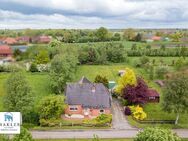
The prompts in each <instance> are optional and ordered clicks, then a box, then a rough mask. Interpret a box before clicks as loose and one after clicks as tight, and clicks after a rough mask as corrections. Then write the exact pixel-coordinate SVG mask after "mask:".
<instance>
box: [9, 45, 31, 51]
mask: <svg viewBox="0 0 188 141" xmlns="http://www.w3.org/2000/svg"><path fill="white" fill-rule="evenodd" d="M11 47H12V49H13V50H15V49H19V50H21V51H22V52H25V51H26V50H27V48H28V47H29V46H28V45H18V46H11Z"/></svg>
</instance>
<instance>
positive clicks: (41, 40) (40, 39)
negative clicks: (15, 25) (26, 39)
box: [32, 35, 51, 44]
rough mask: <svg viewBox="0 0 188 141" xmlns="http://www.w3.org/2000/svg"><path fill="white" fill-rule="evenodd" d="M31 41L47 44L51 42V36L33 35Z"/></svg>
mask: <svg viewBox="0 0 188 141" xmlns="http://www.w3.org/2000/svg"><path fill="white" fill-rule="evenodd" d="M32 42H33V43H43V44H48V43H50V42H51V37H50V36H45V35H43V36H38V37H33V38H32Z"/></svg>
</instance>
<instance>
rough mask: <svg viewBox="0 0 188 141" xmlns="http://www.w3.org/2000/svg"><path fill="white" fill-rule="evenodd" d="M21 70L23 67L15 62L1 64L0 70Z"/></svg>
mask: <svg viewBox="0 0 188 141" xmlns="http://www.w3.org/2000/svg"><path fill="white" fill-rule="evenodd" d="M21 70H23V68H22V67H20V66H18V65H15V64H8V65H0V72H18V71H21Z"/></svg>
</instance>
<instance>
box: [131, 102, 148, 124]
mask: <svg viewBox="0 0 188 141" xmlns="http://www.w3.org/2000/svg"><path fill="white" fill-rule="evenodd" d="M129 108H130V110H131V113H132V115H133V117H134V118H135V119H137V120H144V119H145V118H146V117H147V114H146V113H145V112H144V111H143V108H142V107H140V106H139V105H137V106H130V107H129Z"/></svg>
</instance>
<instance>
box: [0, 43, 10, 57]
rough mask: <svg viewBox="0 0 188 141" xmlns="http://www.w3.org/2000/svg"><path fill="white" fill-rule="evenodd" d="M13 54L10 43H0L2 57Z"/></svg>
mask: <svg viewBox="0 0 188 141" xmlns="http://www.w3.org/2000/svg"><path fill="white" fill-rule="evenodd" d="M11 56H12V49H11V47H10V46H8V45H0V58H6V57H11Z"/></svg>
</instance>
